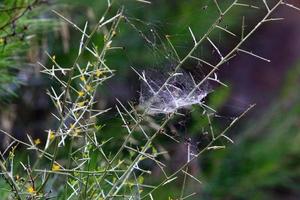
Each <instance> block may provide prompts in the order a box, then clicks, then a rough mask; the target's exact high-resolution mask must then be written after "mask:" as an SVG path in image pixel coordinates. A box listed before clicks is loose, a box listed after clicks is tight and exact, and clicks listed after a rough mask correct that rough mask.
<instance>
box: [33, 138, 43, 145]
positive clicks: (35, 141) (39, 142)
mask: <svg viewBox="0 0 300 200" xmlns="http://www.w3.org/2000/svg"><path fill="white" fill-rule="evenodd" d="M33 142H34V144H35V145H39V144H41V143H42V142H41V139H40V138H37V139H35V140H34V141H33Z"/></svg>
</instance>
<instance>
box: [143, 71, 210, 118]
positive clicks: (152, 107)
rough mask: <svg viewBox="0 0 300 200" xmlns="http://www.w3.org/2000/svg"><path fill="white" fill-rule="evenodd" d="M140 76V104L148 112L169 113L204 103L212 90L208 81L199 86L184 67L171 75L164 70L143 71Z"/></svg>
mask: <svg viewBox="0 0 300 200" xmlns="http://www.w3.org/2000/svg"><path fill="white" fill-rule="evenodd" d="M139 76H140V78H141V90H140V98H139V104H140V106H141V107H143V108H145V109H146V111H147V113H148V114H160V113H163V114H168V113H173V112H176V111H177V110H178V109H181V108H188V107H190V106H191V105H194V104H202V103H203V99H204V98H205V97H206V96H207V95H208V93H210V92H211V90H210V87H209V85H208V83H207V81H205V82H204V83H203V84H201V85H200V86H199V87H197V83H196V82H195V79H194V77H193V76H192V74H191V73H189V72H187V71H185V70H183V69H180V70H178V71H177V73H175V74H174V75H173V76H171V77H170V75H169V73H168V72H162V71H156V72H155V71H154V72H150V71H149V72H148V73H147V72H145V71H143V72H142V74H139ZM169 77H170V78H169ZM168 78H169V80H168V82H167V83H166V81H167V79H168Z"/></svg>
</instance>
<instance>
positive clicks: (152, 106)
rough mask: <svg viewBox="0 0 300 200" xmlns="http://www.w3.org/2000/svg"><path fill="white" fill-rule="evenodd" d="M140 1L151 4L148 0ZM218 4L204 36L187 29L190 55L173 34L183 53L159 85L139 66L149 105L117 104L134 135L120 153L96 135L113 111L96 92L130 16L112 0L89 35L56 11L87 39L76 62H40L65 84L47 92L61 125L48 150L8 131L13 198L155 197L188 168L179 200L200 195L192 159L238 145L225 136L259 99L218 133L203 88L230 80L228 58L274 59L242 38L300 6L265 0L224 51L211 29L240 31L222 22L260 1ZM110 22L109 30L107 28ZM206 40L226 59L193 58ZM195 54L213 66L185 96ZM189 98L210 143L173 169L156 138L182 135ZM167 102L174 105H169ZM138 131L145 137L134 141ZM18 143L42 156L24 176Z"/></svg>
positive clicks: (6, 164) (6, 162)
mask: <svg viewBox="0 0 300 200" xmlns="http://www.w3.org/2000/svg"><path fill="white" fill-rule="evenodd" d="M140 2H143V3H149V2H148V1H140ZM214 3H215V6H216V9H217V10H218V12H219V17H218V18H217V19H216V20H215V22H214V23H213V24H212V25H211V26H210V27H209V29H208V30H207V32H206V33H205V34H204V35H203V36H202V37H200V38H198V37H197V36H196V35H195V34H194V33H193V31H192V29H191V28H189V30H188V31H189V33H190V34H191V38H192V40H193V42H194V44H193V46H192V47H191V49H190V50H189V51H188V52H187V53H186V55H185V56H184V57H182V58H180V56H179V54H178V53H177V52H176V48H175V47H174V45H172V42H171V41H170V40H169V39H168V38H167V42H168V43H169V44H170V46H171V48H172V50H173V53H174V55H176V56H175V58H176V61H175V63H176V64H175V67H174V69H173V70H171V71H169V73H168V77H166V79H165V80H164V82H163V83H162V84H160V85H159V87H158V88H154V85H153V84H152V83H150V81H149V80H150V79H149V77H147V74H146V73H139V72H138V71H137V70H135V69H134V68H133V70H134V71H135V72H136V73H137V75H138V76H139V78H140V79H141V82H142V84H144V85H146V87H145V88H146V90H147V89H148V90H149V91H150V92H149V94H150V96H148V97H147V98H146V99H145V98H143V101H142V102H141V104H142V105H140V106H138V107H134V106H133V105H131V104H128V105H124V104H123V103H121V102H120V101H118V104H117V105H115V109H116V111H117V112H118V114H119V117H120V118H121V120H122V121H123V126H124V128H125V129H126V130H127V132H128V134H127V135H126V136H125V137H124V140H123V141H122V142H121V143H122V144H121V145H120V147H119V148H118V151H117V152H116V153H114V154H111V153H110V152H109V150H107V149H106V148H105V146H106V145H107V144H108V143H109V142H111V140H106V141H103V140H100V141H99V137H98V135H97V132H98V131H99V129H101V126H99V125H97V123H96V121H97V120H96V118H97V117H101V116H104V115H105V113H106V112H107V111H108V110H109V109H106V110H98V109H96V103H97V102H96V98H95V95H96V89H97V87H98V86H99V85H101V84H102V83H103V82H104V81H106V80H107V79H109V78H111V77H112V76H113V75H114V71H113V70H112V69H111V68H110V67H109V66H108V65H107V62H106V59H107V57H108V56H109V55H108V52H109V51H111V50H112V49H118V47H116V46H113V45H114V42H113V40H114V37H115V36H116V33H117V30H118V27H119V25H120V23H122V21H123V20H126V21H127V20H128V18H127V17H126V15H125V14H124V12H123V8H120V9H119V10H118V11H117V12H116V13H115V14H113V15H112V14H111V12H112V11H111V8H112V5H113V2H110V1H108V7H107V9H106V11H105V12H104V14H103V16H102V17H101V18H100V20H99V22H98V23H97V24H96V26H95V27H94V28H93V29H92V31H91V32H90V33H89V32H88V30H89V29H88V23H87V22H86V24H85V26H84V27H79V26H78V25H76V24H75V23H74V22H71V20H69V19H67V18H66V17H64V16H63V14H60V13H59V12H57V11H53V12H54V13H56V14H57V15H58V16H59V17H61V18H62V19H63V20H65V21H67V22H68V23H70V24H71V25H72V26H73V27H74V28H75V29H77V30H78V31H80V33H81V35H82V37H81V40H80V43H79V48H78V54H77V57H76V58H75V60H74V63H73V64H72V65H71V67H63V66H60V64H59V63H58V62H57V61H56V59H55V57H54V56H50V55H48V56H49V59H50V60H51V61H52V63H53V64H52V66H50V67H45V66H44V65H43V64H42V63H40V65H41V66H42V67H43V68H44V69H43V71H42V72H43V73H45V74H48V75H49V76H50V77H51V78H52V79H55V80H56V81H57V82H58V83H59V84H60V88H59V89H55V88H53V87H51V88H50V89H49V91H48V95H49V96H50V98H51V100H52V102H53V104H54V105H55V107H56V109H57V110H56V112H55V113H52V114H53V116H54V117H55V118H56V119H57V122H58V126H57V129H56V130H48V131H47V134H48V135H47V141H46V144H45V145H44V146H43V148H41V146H40V141H39V140H37V139H33V138H31V137H30V136H29V135H28V141H29V142H24V141H20V140H18V139H16V138H14V137H13V136H12V135H10V134H8V133H6V132H4V131H1V132H2V133H3V134H5V135H7V136H8V137H10V138H11V140H12V143H11V145H9V147H8V148H7V150H6V151H10V152H11V153H10V154H9V156H8V157H7V158H6V157H5V156H4V154H5V152H6V151H5V152H2V153H1V161H0V167H1V171H2V174H3V178H4V179H5V180H6V181H7V183H8V185H9V186H10V188H11V192H12V194H13V195H14V198H17V199H26V198H29V199H44V198H51V197H56V196H57V197H58V198H61V199H146V198H150V199H154V197H153V193H154V192H155V191H156V190H157V189H159V188H161V187H164V186H165V185H169V184H171V183H172V182H173V181H174V180H176V179H177V178H178V176H179V175H180V174H183V176H184V179H183V184H182V190H181V194H180V196H179V198H180V199H187V198H189V197H192V196H194V195H195V193H191V194H186V192H185V187H186V180H187V179H192V180H194V181H196V182H198V183H201V181H200V180H198V179H197V178H196V177H195V176H193V175H192V174H190V173H189V169H188V167H189V164H190V163H191V162H192V161H193V160H195V159H197V158H199V156H200V155H201V154H203V153H204V152H206V151H209V150H216V149H222V148H225V146H220V145H219V143H218V141H219V139H221V138H224V139H226V140H228V141H229V142H232V143H233V141H232V140H231V139H230V138H229V137H228V136H226V133H227V131H228V130H229V129H230V128H231V127H232V126H234V125H235V124H236V122H237V121H238V120H239V119H240V118H241V117H243V116H244V115H245V114H246V113H247V112H248V111H249V110H250V109H251V108H252V107H253V105H251V106H249V108H248V109H246V110H245V111H244V112H243V113H242V114H241V115H240V116H238V117H236V118H235V119H234V120H233V121H232V122H231V123H230V124H229V125H228V126H227V127H226V128H225V129H224V130H223V131H221V132H220V133H215V132H214V129H213V127H212V125H211V118H212V116H213V113H212V110H213V109H211V108H209V106H207V105H205V104H204V102H203V101H202V98H203V97H201V98H198V99H197V97H198V96H199V93H198V92H199V88H201V86H202V85H203V84H205V83H206V82H207V81H215V82H217V83H220V84H223V83H222V82H221V81H220V80H218V78H217V75H216V72H217V70H218V69H219V68H220V67H221V66H222V65H223V64H224V63H226V62H228V61H229V60H230V59H232V58H233V57H235V56H236V53H237V52H242V53H246V54H249V55H252V56H254V57H256V58H259V59H262V60H265V61H268V62H269V60H268V59H265V58H263V57H261V56H259V55H256V54H254V53H252V52H250V51H247V50H244V49H242V45H243V43H244V42H245V41H246V40H247V39H248V38H249V37H250V36H252V35H253V34H254V33H255V31H256V30H257V29H258V28H259V27H261V26H262V25H263V24H265V23H267V22H271V21H275V20H279V19H277V18H271V14H272V13H273V12H274V11H275V10H276V9H277V8H278V7H279V6H281V5H288V6H289V7H292V8H295V9H298V8H296V7H295V6H292V5H290V4H287V3H285V2H284V1H283V0H280V1H278V2H276V4H275V5H274V6H273V7H270V6H269V5H268V4H267V2H266V1H263V5H264V6H265V10H266V13H265V16H264V17H263V18H262V19H261V20H260V21H259V22H258V23H257V25H256V26H255V27H254V28H253V29H252V30H251V31H250V32H248V33H245V31H244V29H243V28H242V33H241V39H240V41H239V42H238V43H237V44H236V45H235V46H234V47H233V48H232V49H230V50H229V51H228V52H227V53H223V52H221V50H220V49H219V48H218V47H217V45H216V44H215V43H214V42H213V40H212V39H211V37H210V36H211V34H212V33H213V32H214V31H216V30H221V31H225V32H226V33H228V34H230V35H234V36H236V34H234V33H232V32H231V31H229V30H227V29H225V28H223V27H221V25H220V24H221V22H222V20H223V19H224V18H225V17H226V16H227V15H228V13H230V12H231V10H232V8H234V7H236V6H248V7H254V8H256V7H255V6H253V5H246V4H242V3H239V2H238V1H237V0H235V1H233V2H232V4H230V5H229V6H228V7H227V8H226V9H224V10H223V9H222V8H221V6H220V5H219V4H218V2H217V1H214ZM104 28H105V30H106V31H103V30H104ZM98 32H101V33H102V34H103V35H104V43H103V45H102V46H101V48H100V47H98V48H96V47H95V46H94V45H93V44H92V43H91V40H92V38H93V37H95V35H96V33H98ZM204 41H208V42H209V44H210V45H211V46H212V47H213V48H214V49H215V51H216V52H217V53H218V56H219V61H218V62H217V63H216V64H211V63H209V62H207V61H205V60H204V59H202V58H200V57H197V56H194V53H195V51H196V50H197V49H198V48H199V46H200V45H201V44H202V43H203V42H204ZM84 53H87V54H91V55H92V56H93V59H91V60H90V62H88V63H85V64H82V63H81V62H80V61H81V56H82V55H83V54H84ZM190 59H193V60H197V61H199V62H202V63H204V64H206V65H208V66H210V67H211V68H210V71H209V72H208V73H207V75H206V76H205V77H204V78H203V79H202V80H200V81H199V82H196V81H195V80H194V79H193V77H192V76H191V77H190V78H191V79H190V81H193V87H192V88H189V90H188V92H186V91H185V93H184V98H183V97H182V96H180V95H178V94H181V93H182V90H183V88H180V87H178V86H176V85H175V82H176V81H174V80H178V79H180V77H181V76H182V74H184V73H183V72H182V68H181V67H182V66H183V64H185V63H186V62H187V61H188V60H190ZM223 85H224V84H223ZM189 87H190V85H189ZM190 98H196V100H193V101H190ZM179 99H180V101H179ZM166 100H170V101H172V102H173V103H172V107H171V108H169V109H165V108H162V107H158V109H157V107H156V106H157V104H158V103H160V102H165V101H166ZM184 100H186V102H190V104H195V103H197V104H200V106H202V107H203V108H204V110H205V112H204V114H203V115H205V117H207V119H208V121H209V123H210V134H211V141H210V142H209V143H208V144H207V145H206V146H205V147H204V148H203V149H201V150H199V151H197V152H193V151H190V146H189V144H188V145H187V155H186V162H185V164H183V165H182V166H181V167H180V168H179V169H177V170H176V171H175V172H172V173H171V174H169V173H168V171H167V168H168V166H167V165H166V164H165V163H164V161H163V160H162V159H160V158H159V156H160V155H161V154H165V152H162V151H158V150H156V148H155V143H154V142H155V140H156V139H157V137H158V136H159V135H165V136H167V137H169V138H171V139H173V140H174V141H176V139H175V138H173V137H172V136H171V135H169V134H168V133H167V132H166V129H165V127H166V126H167V125H168V123H169V122H170V120H172V119H173V118H174V116H176V115H178V112H177V109H179V108H182V107H186V106H187V105H186V104H184V105H183V106H182V105H180V103H181V102H183V101H184ZM164 105H165V106H168V105H170V104H164ZM207 109H208V110H207ZM158 113H163V115H164V117H163V118H162V119H161V120H160V121H157V120H156V119H155V116H153V114H154V115H155V114H158ZM136 134H138V135H139V137H140V138H141V137H142V138H143V139H139V141H135V135H136ZM112 140H113V139H112ZM133 141H135V142H133ZM16 144H22V145H24V146H25V147H27V150H28V151H29V152H32V151H33V152H34V153H35V155H36V157H35V158H34V159H30V161H29V162H28V163H22V162H21V163H20V165H21V166H22V168H23V170H24V172H25V173H24V174H25V175H24V177H22V181H20V178H19V177H18V176H16V172H15V171H14V170H13V163H14V162H13V161H14V155H13V150H12V147H13V146H15V145H16ZM64 152H67V154H66V155H65V154H64ZM128 152H129V155H130V156H129V157H124V154H126V153H128ZM99 157H100V158H99ZM144 160H150V161H152V162H154V163H155V164H156V165H157V166H158V167H159V169H160V170H161V172H162V174H163V175H164V177H163V180H162V181H161V182H160V183H159V184H157V185H155V186H153V185H149V184H147V182H149V181H147V179H146V181H145V182H144V178H147V177H148V174H151V171H148V170H144V169H142V167H141V162H142V161H144ZM57 183H59V184H57ZM60 183H62V185H61V184H60Z"/></svg>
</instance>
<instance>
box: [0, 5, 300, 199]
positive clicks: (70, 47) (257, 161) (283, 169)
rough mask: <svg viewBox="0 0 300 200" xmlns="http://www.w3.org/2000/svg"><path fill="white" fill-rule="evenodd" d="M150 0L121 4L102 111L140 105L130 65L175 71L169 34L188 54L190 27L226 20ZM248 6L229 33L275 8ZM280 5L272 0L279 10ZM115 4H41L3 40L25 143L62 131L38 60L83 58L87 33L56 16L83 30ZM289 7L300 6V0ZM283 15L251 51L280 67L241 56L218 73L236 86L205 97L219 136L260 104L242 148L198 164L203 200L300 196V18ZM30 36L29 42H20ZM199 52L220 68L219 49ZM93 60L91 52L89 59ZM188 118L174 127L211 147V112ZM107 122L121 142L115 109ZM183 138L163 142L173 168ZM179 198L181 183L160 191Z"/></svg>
mask: <svg viewBox="0 0 300 200" xmlns="http://www.w3.org/2000/svg"><path fill="white" fill-rule="evenodd" d="M7 2H9V1H7ZM7 2H6V3H7ZM11 2H12V1H11ZM28 2H30V1H28ZM28 2H27V3H28ZM151 2H152V4H144V3H140V2H136V1H129V0H123V1H122V0H120V1H117V3H116V6H115V7H113V8H112V9H117V7H118V6H122V5H124V7H125V15H126V16H127V17H128V19H129V22H127V23H122V25H121V26H120V28H119V31H118V33H117V36H116V45H118V46H121V47H122V49H121V50H116V51H114V52H112V53H111V54H110V55H109V56H108V58H107V59H108V60H107V62H108V63H109V66H111V67H112V69H114V70H116V75H115V76H114V77H113V78H112V79H111V80H109V81H108V82H107V83H106V84H105V85H103V86H102V87H101V88H99V94H98V97H97V98H99V101H100V103H99V104H100V106H101V107H110V106H113V105H114V103H115V102H116V100H115V99H116V98H118V99H120V100H121V101H122V102H126V101H132V102H133V103H135V104H137V103H138V99H139V92H138V91H139V88H140V86H139V85H140V82H139V80H138V77H137V76H136V74H135V73H134V72H133V70H132V69H131V68H130V67H131V66H132V67H134V68H136V69H138V70H142V69H153V68H155V70H157V71H159V70H163V69H166V68H168V67H169V66H171V65H172V60H169V62H166V61H165V59H163V58H164V56H166V55H167V53H168V49H161V48H160V47H161V46H162V44H163V43H164V42H165V36H166V35H168V37H169V38H171V40H172V42H174V46H175V48H176V49H177V50H178V52H179V55H184V54H185V53H187V50H188V49H189V48H190V47H191V45H192V40H191V38H190V33H189V31H188V27H191V29H192V30H193V32H194V34H195V35H197V36H201V35H203V34H204V33H205V32H206V31H207V28H208V27H209V25H210V24H211V23H212V22H213V21H214V20H215V19H216V17H217V14H218V13H217V10H216V8H215V6H214V4H213V1H212V0H185V1H182V0H152V1H151ZM230 2H232V1H229V0H228V1H227V0H226V1H222V2H221V1H220V4H221V7H222V8H226V6H228V5H229V4H230ZM241 2H244V3H249V4H252V5H256V6H258V7H260V9H253V8H247V7H236V8H235V9H233V12H231V13H230V15H228V16H226V17H225V18H224V21H223V22H222V24H223V25H224V27H225V26H226V27H227V28H228V29H229V30H231V31H232V32H234V33H236V34H237V37H239V35H240V33H241V26H242V19H243V17H244V19H245V32H246V33H247V32H249V31H250V30H251V29H252V28H253V26H254V25H255V24H256V23H257V22H258V21H259V20H260V19H261V17H262V16H263V15H264V13H265V12H266V10H265V9H263V8H264V7H263V3H262V1H260V0H253V1H252V0H251V1H250V0H244V1H241ZM275 2H276V1H275V0H274V1H272V0H270V1H268V3H269V4H270V6H272V5H274V3H275ZM106 3H107V2H106V1H104V0H97V1H95V0H57V1H50V0H49V1H41V4H36V5H34V6H32V9H30V11H28V13H27V14H26V15H25V16H24V18H23V19H20V21H18V22H17V25H18V26H17V27H23V29H17V30H16V32H17V33H16V35H11V36H10V37H7V38H5V41H4V40H3V39H2V40H1V41H0V42H1V43H0V48H1V49H2V50H1V53H0V66H1V72H2V73H1V75H0V82H1V90H0V92H1V93H0V94H1V96H0V99H1V105H0V128H1V129H3V130H6V131H7V132H10V133H13V134H14V135H15V136H16V137H17V138H19V139H24V140H25V139H26V134H30V135H32V136H33V137H34V138H37V137H39V138H40V137H41V138H43V136H45V134H44V133H45V132H44V130H46V129H49V128H55V125H56V124H55V122H54V119H53V117H52V116H51V111H53V109H54V107H53V105H52V103H51V101H50V99H49V98H48V96H47V95H46V90H47V89H48V88H49V87H50V85H52V86H53V85H54V87H55V83H54V81H53V80H50V79H48V78H47V77H46V76H44V75H42V74H41V73H40V70H41V68H40V66H39V65H38V64H37V62H41V63H44V64H46V65H47V63H48V62H49V60H48V58H47V56H46V55H45V52H46V51H47V52H48V53H49V54H50V55H51V56H53V55H55V59H56V61H57V62H58V63H60V64H61V66H70V65H71V64H72V60H73V59H74V58H75V57H76V55H77V51H78V45H79V41H80V38H81V35H80V33H78V32H77V31H76V30H75V29H73V28H72V26H70V25H69V24H67V23H66V22H64V21H63V20H62V19H60V18H59V17H58V16H57V15H55V14H54V13H53V12H51V10H52V9H54V10H57V11H59V13H61V14H63V15H64V16H65V17H67V18H69V19H71V20H72V21H73V22H75V23H76V24H77V25H78V26H79V27H83V26H84V24H85V22H86V21H88V22H89V26H91V27H92V26H93V25H95V24H96V23H97V21H98V20H99V17H100V16H101V13H102V12H103V11H104V10H105V8H106ZM289 3H293V4H294V5H296V6H300V2H299V1H297V0H294V1H289ZM0 12H1V15H0V18H2V19H5V15H6V14H5V12H4V11H0ZM274 17H283V18H284V20H280V21H274V22H270V23H266V24H265V25H263V26H262V27H261V28H259V29H258V30H257V31H256V34H254V36H253V37H251V38H250V39H249V40H248V41H247V42H246V43H245V44H244V45H243V48H245V49H247V50H251V51H253V52H255V53H257V54H258V55H261V56H263V57H265V58H267V59H270V60H271V62H265V61H263V60H260V59H256V58H254V57H252V56H249V55H246V54H242V53H241V54H238V55H237V56H236V57H235V58H234V59H232V60H231V61H230V62H228V63H226V64H224V66H223V67H222V68H221V70H219V71H218V75H219V77H220V79H221V80H222V81H223V82H224V83H226V84H227V85H228V86H229V87H222V86H214V87H213V88H212V89H213V90H214V92H213V93H211V94H210V95H209V96H208V98H207V99H206V100H205V101H206V103H207V104H208V105H209V106H211V107H213V108H214V109H216V110H217V111H218V117H217V118H216V119H214V120H213V124H214V129H215V130H216V131H218V130H222V128H224V127H225V126H226V125H227V124H228V122H230V119H232V118H233V117H236V116H238V115H239V114H240V113H241V112H243V111H244V110H245V109H246V108H247V107H248V106H249V105H250V104H256V106H255V108H254V109H253V110H252V111H251V112H250V113H249V114H248V115H247V116H245V117H244V118H243V119H242V120H241V121H240V122H239V123H238V126H237V127H235V128H234V129H232V130H231V131H230V132H229V133H228V134H229V136H230V137H231V138H232V139H233V140H234V141H235V143H234V144H231V145H227V146H228V147H227V148H226V149H223V150H220V151H211V152H206V153H205V154H203V155H202V157H201V158H200V160H199V161H197V162H195V163H193V164H192V166H191V167H192V170H193V172H192V173H193V174H194V175H195V176H196V177H197V178H199V179H200V180H201V181H202V184H201V185H199V186H194V185H193V184H191V186H190V188H191V190H196V191H197V192H198V196H197V198H196V199H290V200H294V199H295V200H296V199H300V103H299V102H300V101H299V100H300V89H299V84H300V12H297V11H296V10H295V9H291V8H287V7H284V6H281V7H280V9H278V10H277V12H276V13H275V14H274ZM1 23H2V22H0V24H1ZM20 24H21V25H20ZM25 26H26V27H25ZM7 30H11V31H13V30H14V29H13V28H12V27H9V28H8V29H6V31H4V30H3V29H1V30H0V32H1V35H0V36H1V37H2V38H4V36H5V35H7ZM22 33H24V37H25V39H24V38H23V39H24V40H21V39H22V38H21V35H22ZM32 35H34V36H32ZM31 36H32V37H31ZM237 37H232V36H230V35H228V34H226V33H224V32H223V33H222V32H217V33H215V34H213V36H212V38H213V39H214V41H216V44H217V45H218V46H219V47H220V50H226V49H230V48H232V47H233V45H234V42H236V41H237V39H239V38H237ZM93 43H94V44H96V45H99V46H101V44H102V43H103V36H101V34H99V37H95V38H94V39H93ZM153 46H157V47H159V49H155V48H153ZM197 54H198V55H199V56H203V57H205V58H206V59H207V60H208V61H210V62H212V63H213V62H215V61H216V58H217V54H216V52H214V51H213V50H212V48H211V47H209V46H208V45H207V44H204V45H203V46H201V48H200V49H199V51H198V52H197ZM17 55H18V56H17ZM8 58H9V59H8ZM88 60H89V56H88V55H86V56H85V57H84V59H82V63H83V64H84V63H86V62H87V61H88ZM162 60H164V61H162ZM183 67H184V68H186V69H190V70H192V72H193V73H194V74H197V73H205V72H203V71H201V70H200V69H202V68H205V67H207V66H201V65H200V64H199V63H193V62H189V63H187V64H185V66H183ZM199 70H200V72H199ZM204 71H205V69H204ZM186 113H187V114H186V117H185V118H182V119H180V121H179V122H176V123H175V122H174V127H175V128H177V129H178V132H179V133H180V135H181V136H182V138H186V137H188V138H192V140H193V141H194V142H195V144H197V145H201V144H202V143H205V142H206V138H205V136H204V134H203V130H204V129H205V128H207V122H206V121H204V120H203V119H202V118H201V117H200V116H201V115H202V110H201V109H199V108H198V107H197V106H195V107H193V108H192V112H190V111H187V112H186ZM99 121H100V122H101V123H103V124H106V127H105V129H104V132H105V135H107V137H112V136H113V137H122V134H123V133H125V132H124V130H123V128H122V127H121V126H120V123H121V122H120V120H118V119H116V113H115V111H114V110H112V111H111V112H110V113H109V114H108V116H107V117H106V118H101V119H99ZM0 139H1V144H0V145H1V148H2V149H4V148H5V145H6V144H7V140H8V139H7V138H6V137H4V136H3V135H0ZM182 141H183V142H182V144H170V143H169V142H167V141H164V140H162V141H161V144H162V145H163V146H164V147H165V148H166V149H168V150H169V151H170V152H171V156H170V159H169V161H168V162H170V163H171V166H172V167H173V168H174V169H176V168H177V167H178V166H180V165H181V164H182V163H183V162H185V161H184V158H185V156H184V155H183V154H184V149H185V144H184V139H182ZM112 146H113V145H112ZM146 164H147V163H146ZM150 168H151V166H150ZM152 169H153V168H152ZM153 171H154V172H155V168H154V169H153ZM153 176H154V179H153V180H155V179H157V180H159V177H160V175H159V174H158V173H157V174H156V173H154V175H153ZM0 187H1V181H0ZM179 192H180V185H178V187H176V185H174V186H172V187H171V186H170V187H164V188H163V189H162V190H159V191H158V192H157V198H156V199H168V198H169V197H172V195H174V196H175V195H176V194H178V193H179ZM0 194H1V191H0Z"/></svg>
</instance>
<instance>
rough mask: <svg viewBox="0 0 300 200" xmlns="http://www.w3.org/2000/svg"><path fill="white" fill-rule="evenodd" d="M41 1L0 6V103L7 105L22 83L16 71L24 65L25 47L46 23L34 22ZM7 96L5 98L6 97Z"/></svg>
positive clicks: (13, 1)
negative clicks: (4, 102)
mask: <svg viewBox="0 0 300 200" xmlns="http://www.w3.org/2000/svg"><path fill="white" fill-rule="evenodd" d="M42 2H43V1H40V0H29V1H24V0H5V1H1V2H0V101H6V102H8V99H9V97H10V95H11V94H15V93H16V88H17V87H18V85H19V84H20V83H21V81H22V80H20V79H19V78H17V72H18V71H19V68H20V67H23V68H24V65H28V64H27V62H28V61H27V60H26V54H27V53H28V52H29V44H30V42H31V41H32V40H33V38H34V37H35V35H37V34H38V33H39V32H41V31H42V30H43V27H47V26H48V25H49V24H50V23H49V22H47V20H43V19H38V18H37V17H36V15H37V12H40V11H41V5H42ZM8 94H9V95H8Z"/></svg>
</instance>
